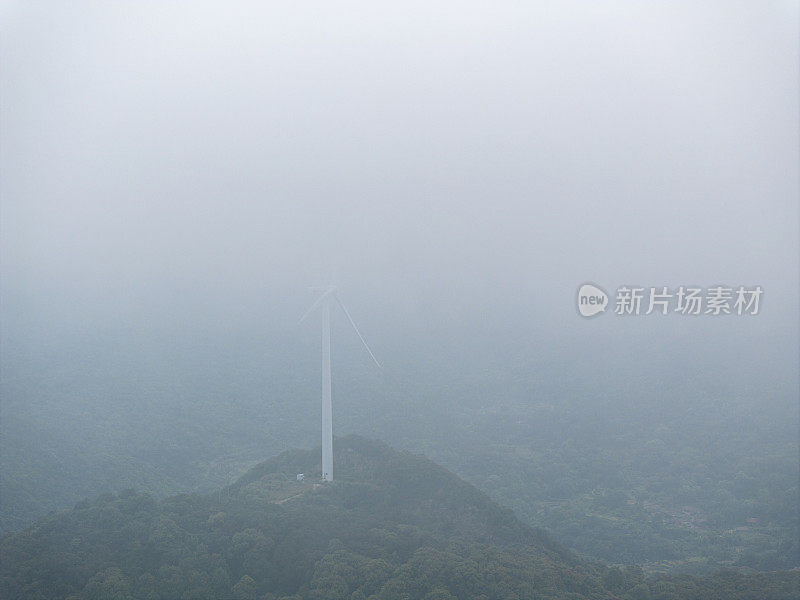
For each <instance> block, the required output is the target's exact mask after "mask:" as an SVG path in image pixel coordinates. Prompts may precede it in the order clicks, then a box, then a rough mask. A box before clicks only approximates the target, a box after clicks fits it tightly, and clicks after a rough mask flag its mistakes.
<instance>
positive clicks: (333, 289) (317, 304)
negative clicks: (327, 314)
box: [299, 288, 336, 323]
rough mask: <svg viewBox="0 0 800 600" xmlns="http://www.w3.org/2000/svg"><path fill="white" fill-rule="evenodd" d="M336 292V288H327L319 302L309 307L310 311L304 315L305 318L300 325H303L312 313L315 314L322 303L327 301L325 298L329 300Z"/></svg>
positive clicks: (302, 318)
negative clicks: (315, 310)
mask: <svg viewBox="0 0 800 600" xmlns="http://www.w3.org/2000/svg"><path fill="white" fill-rule="evenodd" d="M335 291H336V289H335V288H327V289H326V290H325V291H323V292H322V295H321V296H320V297H319V298H317V300H316V301H315V302H314V304H312V305H311V306H310V307H309V309H308V310H307V311H306V312H305V313H303V316H302V317H300V321H299V323H302V322H303V321H305V320H306V318H307V317H308V315H310V314H311V313H312V312H314V309H315V308H317V307H318V306H319V305H320V304H322V301H323V300H325V298H327V297H328V296H330V295H331V294H333V293H334V292H335Z"/></svg>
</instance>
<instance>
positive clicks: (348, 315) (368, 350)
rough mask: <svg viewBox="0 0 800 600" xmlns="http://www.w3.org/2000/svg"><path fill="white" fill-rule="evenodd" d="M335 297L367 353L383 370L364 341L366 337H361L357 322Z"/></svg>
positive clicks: (335, 296) (336, 296)
mask: <svg viewBox="0 0 800 600" xmlns="http://www.w3.org/2000/svg"><path fill="white" fill-rule="evenodd" d="M333 297H334V298H335V299H336V303H337V304H338V305H339V306H341V307H342V310H343V311H344V314H345V315H347V320H348V321H350V325H352V326H353V329H355V330H356V334H357V335H358V339H360V340H361V343H362V344H364V348H366V349H367V352H369V355H370V356H371V357H372V360H373V361H375V364H376V365H378V368H379V369H383V367H382V366H381V363H379V362H378V359H377V358H375V355H374V354H373V353H372V350H370V349H369V345H368V344H367V340H365V339H364V336H363V335H361V332H360V331H359V330H358V327H356V322H355V321H353V317H351V316H350V313H349V312H347V309H346V308H345V307H344V304H342V301H341V300H339V296H338V295H336V294H334V295H333Z"/></svg>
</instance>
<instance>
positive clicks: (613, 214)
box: [0, 0, 798, 389]
mask: <svg viewBox="0 0 800 600" xmlns="http://www.w3.org/2000/svg"><path fill="white" fill-rule="evenodd" d="M0 22H2V42H1V43H2V57H1V58H0V61H1V62H0V67H1V69H0V92H1V94H0V119H1V125H2V128H1V130H0V143H1V144H2V145H1V146H0V185H1V186H2V187H1V188H0V193H1V194H2V197H1V200H2V205H1V206H0V211H1V212H0V217H1V218H2V222H1V223H0V228H1V229H0V231H1V233H2V239H1V240H0V244H1V245H2V246H1V250H2V255H0V266H1V268H0V272H1V273H2V290H1V292H0V293H1V294H2V298H1V300H2V328H3V346H4V349H3V350H4V352H3V354H4V358H5V359H6V360H11V359H13V358H15V357H16V356H18V355H25V354H26V353H32V354H35V353H36V352H38V349H39V348H40V347H41V345H42V344H43V343H44V342H43V340H47V339H49V338H50V337H53V336H56V337H57V336H63V337H65V338H66V339H67V340H73V341H74V344H76V345H78V346H79V345H80V344H87V343H91V340H92V339H95V338H96V336H100V337H102V336H103V335H105V333H104V332H107V331H123V332H128V333H129V334H130V335H132V336H147V335H151V336H153V339H155V340H157V341H158V340H163V339H164V338H165V337H166V336H167V334H164V333H159V332H163V331H166V330H169V331H170V333H169V336H177V337H178V338H180V335H181V334H180V332H181V331H184V332H185V331H189V330H209V331H224V330H228V329H231V328H233V329H236V328H239V329H244V330H247V331H250V332H253V331H256V332H257V331H259V330H260V329H262V328H263V330H264V331H265V332H268V331H270V330H273V329H280V328H291V327H296V319H297V318H298V317H299V315H300V314H302V312H303V311H304V310H305V308H306V307H307V306H308V305H309V304H310V303H311V301H312V300H313V296H312V295H311V294H310V293H309V292H308V289H307V288H308V286H310V285H320V284H325V283H327V282H328V280H329V279H332V280H333V281H334V282H336V283H338V284H339V285H340V286H341V287H342V289H343V297H344V299H345V301H346V302H348V304H349V305H350V309H351V312H353V314H354V317H355V318H356V320H357V321H359V323H360V324H361V325H362V328H363V330H364V333H365V335H366V336H367V337H368V338H369V339H370V341H371V343H372V345H373V346H374V349H375V351H376V354H378V355H379V358H385V357H387V356H389V357H391V355H392V348H391V346H392V344H393V343H395V342H396V341H397V335H394V334H390V332H396V331H397V330H403V329H404V328H406V327H407V328H408V329H407V330H408V331H417V330H420V331H421V330H425V329H426V328H427V327H429V326H441V327H446V328H449V329H448V331H451V332H452V331H455V330H457V329H458V328H459V327H461V326H462V325H466V326H468V327H472V328H476V329H477V330H480V331H481V332H482V333H486V332H489V331H497V332H500V333H498V336H497V340H500V341H501V342H502V340H503V339H505V338H504V337H503V336H505V335H508V334H509V332H512V331H518V332H522V333H519V334H518V335H520V336H523V337H524V336H525V335H527V334H528V333H530V335H534V334H539V333H541V334H542V335H547V336H548V339H551V340H552V339H555V340H560V341H559V342H557V343H556V346H555V347H553V346H551V347H550V350H551V351H553V352H561V353H562V354H563V353H566V354H569V353H570V352H576V353H580V352H581V350H580V347H581V346H582V344H584V343H585V340H586V339H588V338H591V340H592V341H591V342H586V343H590V344H591V347H590V349H589V350H588V351H587V352H589V354H591V353H597V354H602V353H603V352H606V351H611V352H623V353H624V352H625V348H626V347H627V345H628V343H629V340H630V339H632V338H631V337H630V336H633V337H635V333H636V332H637V331H646V332H650V334H652V335H656V336H657V338H658V339H662V338H663V339H667V338H668V339H669V340H672V341H671V342H670V343H671V344H672V349H673V352H674V353H680V352H683V351H684V350H685V351H687V352H689V351H690V350H691V345H692V344H693V343H695V342H697V343H700V342H701V341H702V339H704V338H707V336H709V335H711V336H712V338H713V339H715V340H718V341H719V343H720V345H721V346H724V347H725V350H724V352H728V353H730V352H731V347H732V345H735V344H736V343H740V342H742V341H743V340H744V341H746V342H747V344H749V346H748V347H749V348H750V349H751V356H749V357H748V356H747V355H746V354H745V353H742V354H738V355H737V354H736V353H735V352H734V355H735V356H736V357H737V358H736V361H739V363H735V365H736V364H740V363H748V364H751V365H752V364H753V363H754V361H757V360H759V359H764V360H766V359H765V358H764V357H765V356H769V357H772V358H775V357H780V360H781V361H782V362H781V365H782V366H781V367H780V368H777V370H776V371H775V372H774V374H773V375H771V376H772V377H774V378H777V379H778V380H779V383H781V384H784V383H785V384H786V386H787V389H794V388H793V386H794V385H795V378H796V370H797V345H796V339H797V290H798V260H797V254H798V253H797V250H798V207H797V198H798V144H797V139H798V137H797V133H798V118H797V106H798V76H797V73H798V43H797V24H798V15H797V5H796V3H795V2H790V1H788V0H781V1H773V2H731V1H724V2H688V1H687V2H614V3H597V2H492V3H489V4H488V5H487V4H486V3H463V2H459V3H454V2H452V3H429V2H424V3H409V2H403V3H399V4H398V3H395V4H392V5H387V4H385V3H367V2H344V3H330V2H304V3H300V4H298V3H280V4H279V3H244V2H225V3H210V2H127V3H107V2H79V3H64V2H34V3H31V2H21V1H18V2H14V1H11V2H3V3H2V12H0ZM585 281H593V282H596V283H599V284H600V285H602V286H604V287H605V288H606V289H607V290H609V291H612V292H613V290H615V289H616V288H617V287H618V286H620V285H623V284H639V285H642V286H651V285H652V286H662V285H666V286H670V287H677V286H679V285H689V284H696V285H699V286H702V287H710V286H712V285H717V284H720V283H724V284H728V285H733V286H738V285H740V284H741V285H748V286H753V285H761V286H762V287H763V288H764V290H765V292H764V298H763V306H762V314H761V315H759V316H757V317H753V318H752V319H750V320H747V319H745V318H728V319H727V320H713V319H711V318H705V317H699V318H697V319H693V320H692V319H688V320H687V319H683V320H682V319H681V318H680V317H679V316H677V315H671V316H670V317H669V318H664V319H662V320H658V318H657V317H654V318H649V319H646V318H645V317H639V318H631V319H628V320H625V319H623V318H618V317H616V316H614V315H610V314H608V315H603V316H601V317H598V318H597V319H593V320H591V321H584V320H581V319H580V317H578V316H577V313H576V311H575V291H576V289H577V287H578V286H579V285H580V284H581V283H583V282H585ZM415 328H416V329H415ZM312 330H313V327H312V328H311V329H309V328H305V329H303V328H300V329H298V336H305V337H308V338H309V339H311V338H312V337H313V335H314V333H312ZM176 331H177V332H178V333H175V332H176ZM148 332H149V333H148ZM654 332H655V333H654ZM465 335H467V337H468V334H465ZM93 336H94V337H93ZM670 336H671V337H670ZM714 336H717V337H714ZM115 339H122V338H115ZM87 340H89V341H88V342H87ZM497 340H495V342H496V341H497ZM69 343H72V342H69ZM120 343H122V342H120ZM643 344H644V342H643ZM654 345H655V344H654V343H650V344H649V346H648V345H647V344H645V345H644V346H641V347H649V348H651V349H652V348H653V346H654ZM405 347H406V348H409V347H413V344H410V343H409V342H406V346H405ZM595 351H596V352H595ZM486 354H491V350H487V351H486ZM653 356H654V357H655V356H656V354H654V355H653ZM728 356H730V354H728ZM754 357H756V358H754ZM707 360H708V361H712V362H713V361H714V360H716V359H715V358H714V356H711V355H701V356H699V358H697V357H693V358H690V359H687V361H688V362H692V363H698V362H699V363H700V364H704V361H707ZM383 362H387V361H386V360H384V361H383ZM388 362H389V365H388V367H387V368H391V360H389V361H388ZM773 366H774V365H773ZM757 370H758V371H759V372H760V373H762V374H765V377H766V376H767V375H766V372H765V369H764V365H763V364H760V365H758V369H757ZM6 374H7V375H8V374H9V369H8V368H7V369H6ZM10 374H11V375H13V367H12V368H11V373H10Z"/></svg>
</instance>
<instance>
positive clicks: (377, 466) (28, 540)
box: [0, 436, 800, 600]
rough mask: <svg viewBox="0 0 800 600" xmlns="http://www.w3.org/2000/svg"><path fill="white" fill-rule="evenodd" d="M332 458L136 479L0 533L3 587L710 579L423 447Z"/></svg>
mask: <svg viewBox="0 0 800 600" xmlns="http://www.w3.org/2000/svg"><path fill="white" fill-rule="evenodd" d="M335 458H336V469H337V470H336V481H335V482H334V483H333V484H317V483H316V481H317V478H318V475H319V451H318V450H316V451H313V450H312V451H304V450H296V451H290V452H286V453H284V454H281V455H280V456H277V457H275V458H273V459H270V460H268V461H266V462H264V463H261V464H260V465H258V466H256V467H255V468H254V469H252V470H251V471H249V472H248V473H247V474H245V475H244V476H243V477H242V478H241V479H239V480H238V481H237V482H236V483H235V484H233V485H231V486H230V487H228V488H226V489H223V490H220V491H219V492H217V493H215V494H211V495H208V496H200V495H181V496H175V497H173V498H169V499H167V500H164V501H163V502H156V501H155V500H153V499H152V498H151V497H149V496H146V495H140V494H136V493H135V492H133V491H127V492H123V493H120V494H118V495H106V496H101V497H100V498H98V499H96V500H94V501H92V502H88V501H86V502H81V503H79V504H78V505H77V506H76V507H75V508H74V509H72V510H68V511H62V512H60V513H53V514H51V515H49V516H48V517H47V518H45V519H42V520H40V521H39V522H37V523H36V524H35V525H34V526H32V527H30V528H29V529H27V530H25V531H23V532H21V533H19V534H16V535H7V536H5V537H4V538H2V542H0V597H2V598H5V599H23V598H25V599H42V598H45V599H51V598H52V599H57V598H58V599H61V598H64V599H66V598H69V599H70V600H82V599H85V600H94V599H114V598H119V599H169V598H175V599H181V600H190V599H212V598H241V599H245V598H246V599H260V600H263V599H276V598H303V599H309V600H323V599H330V600H333V599H340V598H341V599H350V600H354V599H355V600H358V599H364V598H375V599H385V600H390V599H392V600H394V599H401V598H408V599H412V598H413V599H417V598H419V599H425V600H434V599H452V598H459V599H466V598H476V599H477V598H484V599H490V598H508V599H515V598H569V599H572V600H579V599H582V598H586V599H596V600H600V599H613V598H647V597H650V596H651V588H652V592H656V593H658V594H660V595H658V596H656V597H660V598H664V599H668V598H673V597H676V598H677V597H687V598H688V597H698V598H700V597H703V598H705V597H713V595H709V590H712V591H713V590H714V589H716V588H715V585H716V584H715V583H713V582H711V583H710V581H711V580H708V579H704V580H696V579H695V580H690V579H686V578H683V579H681V578H677V579H676V578H673V579H670V580H658V581H656V580H648V581H646V580H645V579H644V578H643V576H642V574H641V571H640V570H636V569H627V570H623V571H621V570H617V569H608V568H606V567H603V566H601V565H594V564H590V563H586V562H584V561H582V560H579V559H578V558H576V557H575V556H574V555H573V554H571V553H570V552H568V551H566V550H565V549H563V548H561V547H560V546H558V545H557V544H556V543H554V542H553V541H552V540H550V539H549V538H548V537H547V535H546V534H545V533H544V532H541V531H538V530H535V529H532V528H530V527H528V526H526V525H524V524H523V523H521V522H520V521H519V520H517V519H516V517H515V516H514V515H513V513H511V512H510V511H509V510H507V509H504V508H501V507H500V506H498V505H497V504H495V503H494V502H492V501H491V500H489V498H488V497H487V496H486V495H485V494H483V493H481V492H479V491H478V490H477V489H475V488H474V487H473V486H471V485H469V484H467V483H465V482H464V481H462V480H460V479H459V478H458V477H456V476H455V475H453V474H451V473H449V472H447V471H445V470H444V469H442V468H441V467H439V466H437V465H436V464H434V463H432V462H431V461H429V460H427V459H425V458H424V457H421V456H418V455H413V454H410V453H398V452H395V451H393V450H392V449H391V448H389V447H388V446H386V445H384V444H382V443H380V442H375V441H370V440H366V439H364V438H360V437H355V436H350V437H347V438H342V439H338V440H336V444H335ZM298 473H303V474H305V475H306V476H307V477H306V480H305V481H298V480H297V477H296V475H297V474H298ZM730 577H733V579H730ZM730 577H729V579H728V580H726V581H728V584H726V585H725V586H724V588H723V587H722V586H721V584H720V586H717V587H719V589H726V590H728V591H729V592H731V590H732V592H731V593H729V594H728V595H726V596H721V597H725V598H749V597H754V596H748V595H741V594H746V593H747V591H748V586H750V585H751V582H752V581H754V580H752V579H748V578H746V577H741V576H738V575H731V576H730ZM761 577H762V579H761V580H759V581H758V582H757V583H758V586H759V587H758V589H759V590H760V592H761V595H760V596H757V597H761V598H776V599H778V598H781V599H788V598H792V597H793V596H792V595H791V593H792V591H793V590H795V589H796V588H795V587H794V586H796V585H797V584H798V583H799V582H800V574H786V573H784V574H778V575H774V576H771V575H763V576H761ZM701 592H703V593H705V595H704V596H691V595H690V594H692V593H696V594H700V593H701ZM678 593H681V594H683V595H682V596H675V594H678ZM737 594H740V595H737Z"/></svg>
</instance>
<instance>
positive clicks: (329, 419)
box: [300, 285, 382, 481]
mask: <svg viewBox="0 0 800 600" xmlns="http://www.w3.org/2000/svg"><path fill="white" fill-rule="evenodd" d="M311 291H314V292H318V293H320V296H319V298H317V300H316V301H315V302H314V304H312V305H311V307H310V308H309V309H308V310H307V311H306V312H305V314H304V315H303V316H302V317H300V322H301V323H302V322H303V321H305V320H306V317H308V315H310V314H311V313H312V312H313V311H314V309H316V308H317V307H320V308H322V479H324V480H325V481H333V405H332V404H331V305H332V304H333V303H334V302H335V303H336V304H338V305H339V307H340V308H341V309H342V311H343V312H344V314H345V315H346V316H347V320H348V321H350V325H352V326H353V329H354V330H355V332H356V335H358V339H360V340H361V343H362V344H364V347H365V348H366V349H367V352H369V355H370V357H371V358H372V360H373V361H374V362H375V364H376V365H378V368H379V369H380V368H382V367H381V363H379V362H378V359H377V358H375V355H374V354H373V353H372V350H370V348H369V346H368V345H367V341H366V340H365V339H364V336H363V335H361V332H360V331H359V330H358V327H356V323H355V321H353V317H351V316H350V313H349V312H348V311H347V309H346V308H345V306H344V304H342V301H341V300H340V299H339V296H338V294H337V293H336V292H337V290H336V287H335V286H332V285H329V286H328V287H325V288H311Z"/></svg>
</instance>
